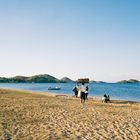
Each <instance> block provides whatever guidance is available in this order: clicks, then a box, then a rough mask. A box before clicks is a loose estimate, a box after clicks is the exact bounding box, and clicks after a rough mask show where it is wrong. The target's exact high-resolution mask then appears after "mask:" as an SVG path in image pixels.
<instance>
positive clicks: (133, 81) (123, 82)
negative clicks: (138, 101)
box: [117, 79, 139, 84]
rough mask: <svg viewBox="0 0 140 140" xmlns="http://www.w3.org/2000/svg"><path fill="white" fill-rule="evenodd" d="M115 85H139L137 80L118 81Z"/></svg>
mask: <svg viewBox="0 0 140 140" xmlns="http://www.w3.org/2000/svg"><path fill="white" fill-rule="evenodd" d="M117 83H120V84H127V83H139V81H138V80H135V79H130V80H122V81H119V82H117Z"/></svg>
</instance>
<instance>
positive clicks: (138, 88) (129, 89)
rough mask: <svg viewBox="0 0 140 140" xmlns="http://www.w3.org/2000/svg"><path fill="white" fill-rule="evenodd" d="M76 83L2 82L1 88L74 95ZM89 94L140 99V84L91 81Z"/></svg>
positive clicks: (112, 97)
mask: <svg viewBox="0 0 140 140" xmlns="http://www.w3.org/2000/svg"><path fill="white" fill-rule="evenodd" d="M56 86H57V87H61V90H56V91H55V90H52V91H51V90H49V91H48V87H56ZM74 86H75V83H17V84H15V83H0V88H13V89H23V90H32V91H39V92H42V91H43V92H52V93H58V94H59V93H61V94H62V93H63V94H68V95H74V93H73V91H72V89H73V87H74ZM88 86H89V96H93V97H102V96H103V95H104V94H105V93H106V94H107V95H108V94H109V95H110V97H111V99H113V100H116V99H119V100H130V101H140V84H116V83H90V84H88Z"/></svg>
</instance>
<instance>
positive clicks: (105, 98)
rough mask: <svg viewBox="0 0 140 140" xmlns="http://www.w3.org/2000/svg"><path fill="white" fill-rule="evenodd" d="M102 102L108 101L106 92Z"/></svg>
mask: <svg viewBox="0 0 140 140" xmlns="http://www.w3.org/2000/svg"><path fill="white" fill-rule="evenodd" d="M102 102H104V103H106V102H107V95H106V94H104V96H103V98H102Z"/></svg>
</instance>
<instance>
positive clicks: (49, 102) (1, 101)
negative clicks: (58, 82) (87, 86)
mask: <svg viewBox="0 0 140 140" xmlns="http://www.w3.org/2000/svg"><path fill="white" fill-rule="evenodd" d="M0 140H140V103H134V102H123V101H113V102H112V103H102V102H101V101H100V100H93V99H92V98H91V99H89V100H87V101H86V103H85V104H84V105H83V104H81V103H80V99H76V98H74V97H70V96H56V95H54V96H52V94H47V95H43V94H40V93H38V94H37V93H35V94H34V93H33V92H28V91H27V92H25V91H18V90H9V89H7V90H6V89H0Z"/></svg>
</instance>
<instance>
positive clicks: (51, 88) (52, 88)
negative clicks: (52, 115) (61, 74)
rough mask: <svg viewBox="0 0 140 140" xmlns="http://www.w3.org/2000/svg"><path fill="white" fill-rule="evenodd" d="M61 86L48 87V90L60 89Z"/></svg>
mask: <svg viewBox="0 0 140 140" xmlns="http://www.w3.org/2000/svg"><path fill="white" fill-rule="evenodd" d="M60 89H61V87H49V88H48V90H60Z"/></svg>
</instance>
